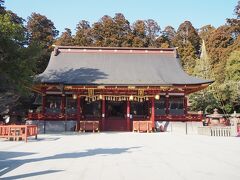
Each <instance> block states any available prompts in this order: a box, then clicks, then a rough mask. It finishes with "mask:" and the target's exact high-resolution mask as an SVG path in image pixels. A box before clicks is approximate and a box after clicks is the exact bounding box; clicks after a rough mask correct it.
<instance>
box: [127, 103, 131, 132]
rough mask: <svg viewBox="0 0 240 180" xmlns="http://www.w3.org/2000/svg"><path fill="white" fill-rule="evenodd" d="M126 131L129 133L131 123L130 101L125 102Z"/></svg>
mask: <svg viewBox="0 0 240 180" xmlns="http://www.w3.org/2000/svg"><path fill="white" fill-rule="evenodd" d="M127 130H128V131H131V121H130V101H129V99H128V100H127Z"/></svg>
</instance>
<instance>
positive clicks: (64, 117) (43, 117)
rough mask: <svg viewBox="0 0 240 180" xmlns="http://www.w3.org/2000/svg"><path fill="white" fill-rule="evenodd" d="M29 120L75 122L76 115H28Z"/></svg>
mask: <svg viewBox="0 0 240 180" xmlns="http://www.w3.org/2000/svg"><path fill="white" fill-rule="evenodd" d="M27 119H29V120H61V121H63V120H76V119H77V114H68V115H63V114H42V113H28V116H27Z"/></svg>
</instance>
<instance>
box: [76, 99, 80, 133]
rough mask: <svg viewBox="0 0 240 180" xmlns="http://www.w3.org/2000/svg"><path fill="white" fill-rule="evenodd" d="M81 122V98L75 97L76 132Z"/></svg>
mask: <svg viewBox="0 0 240 180" xmlns="http://www.w3.org/2000/svg"><path fill="white" fill-rule="evenodd" d="M80 120H81V97H80V96H77V123H76V131H79V128H80V127H79V126H80Z"/></svg>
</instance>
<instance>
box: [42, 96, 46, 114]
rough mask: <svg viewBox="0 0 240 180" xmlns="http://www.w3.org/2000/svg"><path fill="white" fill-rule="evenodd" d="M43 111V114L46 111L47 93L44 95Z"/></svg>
mask: <svg viewBox="0 0 240 180" xmlns="http://www.w3.org/2000/svg"><path fill="white" fill-rule="evenodd" d="M42 113H43V114H45V113H46V95H45V94H43V95H42Z"/></svg>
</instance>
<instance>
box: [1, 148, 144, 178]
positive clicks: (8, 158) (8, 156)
mask: <svg viewBox="0 0 240 180" xmlns="http://www.w3.org/2000/svg"><path fill="white" fill-rule="evenodd" d="M139 148H141V147H127V148H96V149H88V150H86V151H83V152H71V153H61V154H55V155H52V156H47V157H41V158H29V159H14V158H17V157H23V156H29V155H33V154H36V153H28V152H8V151H0V157H1V158H0V179H3V178H2V177H1V176H3V175H4V174H7V173H9V172H11V171H13V170H14V169H16V168H18V167H20V166H22V165H25V164H28V163H35V162H42V161H50V160H56V159H75V158H82V157H88V156H96V155H102V156H109V155H116V154H122V153H131V152H132V151H131V150H134V149H139ZM60 171H62V170H48V171H40V172H35V173H27V174H22V175H16V176H9V177H4V179H8V178H9V179H21V178H24V177H32V176H37V175H41V174H48V173H56V172H60Z"/></svg>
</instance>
